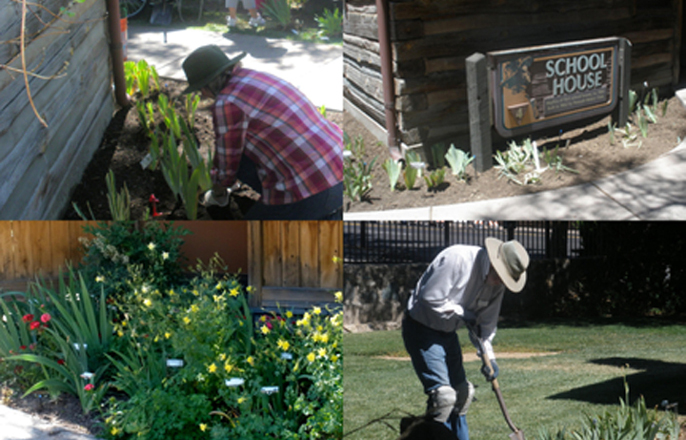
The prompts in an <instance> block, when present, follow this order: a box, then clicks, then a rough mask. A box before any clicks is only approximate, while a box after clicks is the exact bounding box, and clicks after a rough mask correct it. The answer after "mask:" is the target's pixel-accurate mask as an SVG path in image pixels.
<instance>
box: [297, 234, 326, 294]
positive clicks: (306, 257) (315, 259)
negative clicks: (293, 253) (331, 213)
mask: <svg viewBox="0 0 686 440" xmlns="http://www.w3.org/2000/svg"><path fill="white" fill-rule="evenodd" d="M319 223H320V222H314V221H313V222H302V223H301V228H302V233H301V234H300V271H301V284H302V286H304V287H318V286H319V267H320V262H321V260H322V258H325V257H326V256H322V255H320V252H319V237H320V235H319Z"/></svg>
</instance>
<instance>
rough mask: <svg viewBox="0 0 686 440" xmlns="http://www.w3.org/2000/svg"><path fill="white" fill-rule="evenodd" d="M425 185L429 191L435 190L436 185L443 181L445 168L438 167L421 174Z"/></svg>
mask: <svg viewBox="0 0 686 440" xmlns="http://www.w3.org/2000/svg"><path fill="white" fill-rule="evenodd" d="M423 177H424V181H425V182H426V186H427V187H429V191H432V190H433V191H436V190H437V189H438V187H439V186H440V185H441V184H442V183H443V182H444V181H445V168H439V169H437V170H433V171H431V173H429V174H428V175H425V176H423Z"/></svg>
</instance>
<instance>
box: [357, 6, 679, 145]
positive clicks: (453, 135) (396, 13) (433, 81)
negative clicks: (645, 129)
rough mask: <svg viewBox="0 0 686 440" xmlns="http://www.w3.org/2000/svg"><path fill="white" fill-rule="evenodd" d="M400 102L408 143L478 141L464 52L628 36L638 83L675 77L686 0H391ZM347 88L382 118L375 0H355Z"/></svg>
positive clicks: (668, 81)
mask: <svg viewBox="0 0 686 440" xmlns="http://www.w3.org/2000/svg"><path fill="white" fill-rule="evenodd" d="M388 10H389V15H390V17H389V28H390V34H391V35H390V38H391V46H392V47H391V50H392V57H393V75H394V88H395V95H396V97H395V109H396V111H397V114H398V126H399V138H400V140H401V141H402V142H404V143H405V144H407V145H414V144H423V145H424V146H426V147H430V146H431V145H432V144H434V143H437V142H441V141H445V142H448V143H451V142H453V143H456V146H458V147H462V148H464V149H468V148H469V147H468V145H469V143H468V142H469V139H468V137H469V126H468V119H469V116H468V110H467V93H466V73H465V64H464V60H465V58H466V57H468V56H469V55H471V54H473V53H474V52H482V53H485V52H489V51H494V50H503V49H511V48H516V47H526V46H534V45H541V44H553V43H560V42H564V41H573V40H582V39H589V38H600V37H609V36H622V37H626V38H628V39H629V40H630V41H631V42H632V43H633V51H632V78H631V79H632V88H638V87H641V85H642V84H643V82H644V81H648V83H649V86H650V87H659V86H667V85H675V84H676V83H677V81H678V78H679V52H680V46H681V27H682V23H681V21H682V16H683V0H549V1H531V0H506V1H502V0H388ZM345 12H346V20H345V28H344V96H345V98H346V99H347V100H348V102H350V103H351V104H353V105H354V106H355V107H357V108H358V109H359V110H361V111H362V112H364V114H366V115H367V116H369V117H370V118H371V119H373V120H374V121H376V122H377V123H378V124H379V125H381V126H384V120H385V119H384V106H383V104H382V103H383V95H382V80H381V73H380V57H379V45H378V36H377V24H376V23H377V22H376V6H375V2H374V0H348V1H347V2H346V11H345Z"/></svg>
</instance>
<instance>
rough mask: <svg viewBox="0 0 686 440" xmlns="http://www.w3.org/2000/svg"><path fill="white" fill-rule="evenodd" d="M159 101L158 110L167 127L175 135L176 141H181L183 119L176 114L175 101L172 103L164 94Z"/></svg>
mask: <svg viewBox="0 0 686 440" xmlns="http://www.w3.org/2000/svg"><path fill="white" fill-rule="evenodd" d="M157 99H158V106H159V107H158V108H159V110H160V114H161V115H162V119H163V121H164V125H165V126H166V127H167V130H169V131H171V132H172V133H173V134H174V136H175V138H176V139H181V122H180V121H181V118H179V115H178V114H177V113H176V109H175V108H174V101H171V102H170V101H169V97H167V95H165V94H163V93H161V94H160V95H159V97H158V98H157Z"/></svg>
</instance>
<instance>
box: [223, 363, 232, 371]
mask: <svg viewBox="0 0 686 440" xmlns="http://www.w3.org/2000/svg"><path fill="white" fill-rule="evenodd" d="M224 370H226V372H227V373H231V372H232V371H233V365H231V364H230V363H229V362H228V361H227V362H226V363H225V364H224Z"/></svg>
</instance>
